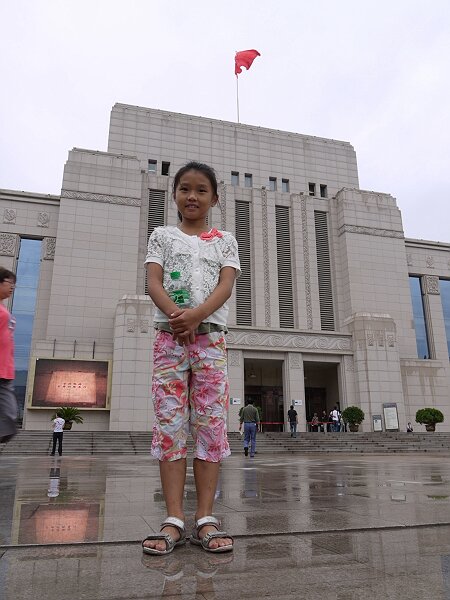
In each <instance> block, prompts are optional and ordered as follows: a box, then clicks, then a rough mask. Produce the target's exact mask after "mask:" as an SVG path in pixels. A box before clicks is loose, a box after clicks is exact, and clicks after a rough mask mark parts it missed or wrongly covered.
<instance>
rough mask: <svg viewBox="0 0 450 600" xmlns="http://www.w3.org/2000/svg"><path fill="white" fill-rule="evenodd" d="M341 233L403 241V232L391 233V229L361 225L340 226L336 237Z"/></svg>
mask: <svg viewBox="0 0 450 600" xmlns="http://www.w3.org/2000/svg"><path fill="white" fill-rule="evenodd" d="M343 233H362V234H364V235H376V236H381V237H391V238H397V239H401V240H402V239H404V237H405V236H404V234H403V231H393V230H392V229H380V228H378V227H364V226H362V225H342V226H341V227H339V231H338V235H340V236H341V235H342V234H343Z"/></svg>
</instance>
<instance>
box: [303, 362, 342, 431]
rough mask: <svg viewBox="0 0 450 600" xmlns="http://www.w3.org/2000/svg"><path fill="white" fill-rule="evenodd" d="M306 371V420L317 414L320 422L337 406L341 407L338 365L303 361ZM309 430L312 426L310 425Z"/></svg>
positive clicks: (309, 420)
mask: <svg viewBox="0 0 450 600" xmlns="http://www.w3.org/2000/svg"><path fill="white" fill-rule="evenodd" d="M303 365H304V371H305V408H306V421H307V423H310V422H311V419H312V418H313V417H314V414H315V413H316V414H317V417H318V419H319V422H323V421H324V420H325V415H326V417H327V418H328V415H329V414H330V412H331V411H332V410H333V408H334V407H335V406H337V407H338V408H340V402H339V384H338V372H337V369H338V365H337V364H336V363H319V362H308V361H305V362H304V363H303ZM308 430H310V427H309V426H308Z"/></svg>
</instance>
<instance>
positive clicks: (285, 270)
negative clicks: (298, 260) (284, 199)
mask: <svg viewBox="0 0 450 600" xmlns="http://www.w3.org/2000/svg"><path fill="white" fill-rule="evenodd" d="M275 223H276V238H277V267H278V304H279V314H280V327H294V297H293V288H292V259H291V227H290V215H289V207H287V206H275Z"/></svg>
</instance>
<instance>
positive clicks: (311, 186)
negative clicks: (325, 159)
mask: <svg viewBox="0 0 450 600" xmlns="http://www.w3.org/2000/svg"><path fill="white" fill-rule="evenodd" d="M308 191H309V195H310V196H315V195H316V184H315V183H308Z"/></svg>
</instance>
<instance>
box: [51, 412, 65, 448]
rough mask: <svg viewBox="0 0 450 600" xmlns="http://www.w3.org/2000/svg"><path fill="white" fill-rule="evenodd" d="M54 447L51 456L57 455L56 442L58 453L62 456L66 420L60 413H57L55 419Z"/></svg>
mask: <svg viewBox="0 0 450 600" xmlns="http://www.w3.org/2000/svg"><path fill="white" fill-rule="evenodd" d="M52 422H53V448H52V453H51V456H55V451H56V444H58V454H59V456H62V442H63V432H64V423H65V420H64V419H63V418H62V416H61V414H60V413H56V419H53V421H52Z"/></svg>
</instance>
